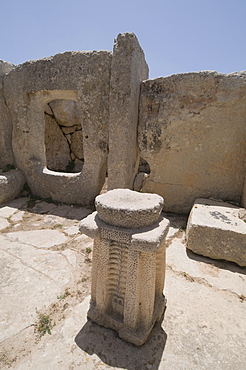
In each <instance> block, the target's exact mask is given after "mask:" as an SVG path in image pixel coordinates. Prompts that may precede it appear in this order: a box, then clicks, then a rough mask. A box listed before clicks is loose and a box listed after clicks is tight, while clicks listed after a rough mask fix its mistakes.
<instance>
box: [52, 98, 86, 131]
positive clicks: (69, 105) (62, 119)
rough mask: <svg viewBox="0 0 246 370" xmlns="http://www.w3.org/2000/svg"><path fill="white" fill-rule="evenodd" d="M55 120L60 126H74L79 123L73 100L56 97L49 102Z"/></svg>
mask: <svg viewBox="0 0 246 370" xmlns="http://www.w3.org/2000/svg"><path fill="white" fill-rule="evenodd" d="M49 107H50V108H51V110H52V112H53V114H54V116H55V118H56V120H57V122H58V124H59V125H61V126H66V127H70V126H74V125H78V124H80V121H81V120H80V119H79V112H78V108H77V104H76V102H75V101H73V100H70V101H69V100H64V99H56V100H53V101H51V102H49Z"/></svg>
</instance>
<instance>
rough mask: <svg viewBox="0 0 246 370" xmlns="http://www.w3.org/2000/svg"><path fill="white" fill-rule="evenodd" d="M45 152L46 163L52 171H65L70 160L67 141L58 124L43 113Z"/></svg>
mask: <svg viewBox="0 0 246 370" xmlns="http://www.w3.org/2000/svg"><path fill="white" fill-rule="evenodd" d="M45 151H46V152H45V154H46V165H47V167H48V168H49V169H50V170H53V171H58V170H59V171H61V170H62V171H64V172H66V166H67V165H68V163H69V161H70V150H69V146H68V142H67V140H66V138H65V136H64V135H63V133H62V131H61V129H60V127H59V125H58V124H57V122H56V121H55V119H54V118H52V117H51V116H49V115H47V114H46V115H45Z"/></svg>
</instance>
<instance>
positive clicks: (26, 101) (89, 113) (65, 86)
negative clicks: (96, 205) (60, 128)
mask: <svg viewBox="0 0 246 370" xmlns="http://www.w3.org/2000/svg"><path fill="white" fill-rule="evenodd" d="M111 61H112V53H111V52H109V51H92V52H66V53H63V54H57V55H55V56H53V57H50V58H44V59H40V60H37V61H30V62H26V63H24V64H21V65H19V66H17V67H15V68H14V69H13V70H11V72H10V73H9V74H8V75H7V76H5V80H4V94H5V98H6V101H7V104H8V106H9V108H10V110H11V112H12V117H13V138H12V146H13V152H14V156H15V160H16V165H17V167H18V168H19V169H21V170H22V171H23V172H24V173H25V176H26V179H27V182H28V184H29V186H30V188H31V190H32V192H33V194H35V195H38V196H40V197H43V198H49V197H51V198H52V199H53V200H57V201H63V202H64V201H65V202H67V203H79V204H90V202H91V201H92V200H93V199H94V198H95V196H96V195H98V194H99V193H100V190H101V188H102V186H103V183H104V181H105V175H106V168H107V151H108V150H107V148H108V119H109V86H110V71H111ZM55 100H65V101H72V102H76V103H77V108H78V112H79V116H80V117H82V118H81V119H83V134H84V137H85V141H84V145H83V150H84V166H83V171H81V173H78V174H70V173H58V172H53V171H50V170H48V169H47V168H46V155H45V145H44V143H45V125H44V114H45V113H44V112H45V111H47V113H49V111H48V110H47V103H50V102H53V101H55ZM52 104H54V103H52ZM65 104H69V102H68V103H65ZM70 104H73V103H70ZM63 110H64V109H63ZM55 114H56V115H57V117H58V119H59V120H60V116H59V114H58V113H55ZM70 118H71V117H70V113H69V117H66V118H65V120H64V121H60V122H61V123H63V124H67V123H69V122H70V123H71V124H72V126H74V125H75V124H76V123H77V121H76V122H74V121H73V118H71V120H72V121H71V120H70ZM68 121H69V122H68ZM33 122H35V125H34V124H33ZM68 135H69V134H68ZM68 135H67V140H69V138H68ZM68 189H69V191H68Z"/></svg>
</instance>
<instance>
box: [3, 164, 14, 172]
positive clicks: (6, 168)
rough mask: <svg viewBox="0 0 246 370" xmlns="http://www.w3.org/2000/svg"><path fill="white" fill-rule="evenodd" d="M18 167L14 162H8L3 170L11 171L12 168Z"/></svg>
mask: <svg viewBox="0 0 246 370" xmlns="http://www.w3.org/2000/svg"><path fill="white" fill-rule="evenodd" d="M15 169H16V167H15V165H13V164H6V165H5V166H4V168H3V170H2V172H8V171H11V170H15Z"/></svg>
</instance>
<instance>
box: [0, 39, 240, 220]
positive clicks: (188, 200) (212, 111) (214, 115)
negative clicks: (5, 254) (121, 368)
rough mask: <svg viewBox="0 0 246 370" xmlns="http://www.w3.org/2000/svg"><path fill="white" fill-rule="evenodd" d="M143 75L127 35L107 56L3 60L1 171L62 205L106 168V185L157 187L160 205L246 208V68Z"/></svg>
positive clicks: (90, 196)
mask: <svg viewBox="0 0 246 370" xmlns="http://www.w3.org/2000/svg"><path fill="white" fill-rule="evenodd" d="M146 78H148V66H147V63H146V61H145V56H144V52H143V50H142V49H141V46H140V44H139V42H138V40H137V38H136V36H135V35H134V34H132V33H125V34H119V35H118V37H117V38H116V39H115V43H114V50H113V53H111V52H109V51H93V52H66V53H62V54H57V55H55V56H53V57H50V58H44V59H40V60H37V61H29V62H26V63H24V64H22V65H19V66H16V67H15V66H13V65H11V64H10V63H6V62H1V63H0V129H1V134H2V135H1V136H0V144H1V145H0V154H1V155H0V168H3V167H4V166H5V165H7V164H14V165H15V166H16V167H17V168H18V169H19V170H21V171H22V172H23V174H24V176H25V180H26V181H27V182H28V184H29V186H30V187H31V190H32V192H33V193H34V194H35V195H38V196H41V197H44V198H48V197H51V198H52V199H54V200H58V201H63V202H67V203H80V204H89V203H90V202H92V201H93V200H94V198H95V196H96V195H98V194H99V193H100V190H101V188H102V186H103V184H104V182H105V177H106V174H107V172H108V187H109V189H114V188H129V189H133V188H134V189H135V190H141V191H143V192H151V193H152V192H153V193H157V194H159V195H161V196H162V197H163V198H164V199H165V210H166V211H171V212H178V213H188V212H189V210H190V209H191V206H192V204H193V202H194V200H195V199H196V198H199V197H203V198H208V197H212V198H217V199H222V200H225V201H233V202H238V203H240V202H241V203H242V204H243V205H245V204H246V183H245V185H244V179H245V172H246V171H245V170H246V161H245V157H246V145H245V142H246V72H245V71H244V72H235V73H231V74H228V75H227V74H220V73H217V72H209V71H204V72H196V73H186V74H177V75H173V76H169V77H160V78H157V79H153V80H146ZM139 161H140V162H139ZM138 171H139V172H141V173H140V174H137V172H138ZM243 187H244V191H243Z"/></svg>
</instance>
